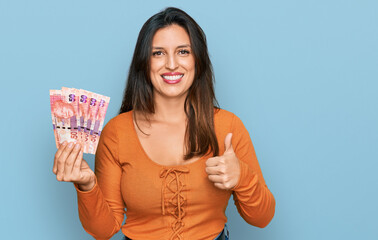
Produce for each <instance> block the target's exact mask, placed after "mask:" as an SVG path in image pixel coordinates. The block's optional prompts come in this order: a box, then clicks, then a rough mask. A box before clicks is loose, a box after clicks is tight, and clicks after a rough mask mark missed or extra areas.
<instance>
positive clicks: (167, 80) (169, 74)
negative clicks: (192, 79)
mask: <svg viewBox="0 0 378 240" xmlns="http://www.w3.org/2000/svg"><path fill="white" fill-rule="evenodd" d="M177 75H182V77H183V76H184V74H183V73H180V72H167V73H163V74H162V75H161V77H162V78H163V81H164V82H166V83H168V84H176V83H179V82H180V81H181V80H182V77H180V78H178V79H174V80H169V79H166V78H164V76H177Z"/></svg>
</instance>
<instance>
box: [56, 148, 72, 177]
mask: <svg viewBox="0 0 378 240" xmlns="http://www.w3.org/2000/svg"><path fill="white" fill-rule="evenodd" d="M72 147H73V143H72V142H70V143H68V144H67V146H66V147H65V148H64V150H63V152H62V153H61V154H60V156H59V158H58V159H57V168H58V169H57V174H56V179H57V180H58V181H62V180H63V176H64V165H65V162H66V161H67V157H68V156H69V154H70V153H71V152H72Z"/></svg>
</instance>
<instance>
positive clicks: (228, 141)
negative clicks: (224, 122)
mask: <svg viewBox="0 0 378 240" xmlns="http://www.w3.org/2000/svg"><path fill="white" fill-rule="evenodd" d="M231 140H232V133H228V134H227V135H226V137H225V138H224V153H230V152H234V148H233V147H232V143H231Z"/></svg>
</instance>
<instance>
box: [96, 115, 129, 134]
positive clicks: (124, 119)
mask: <svg viewBox="0 0 378 240" xmlns="http://www.w3.org/2000/svg"><path fill="white" fill-rule="evenodd" d="M132 124H133V117H132V111H129V112H125V113H121V114H118V115H117V116H115V117H113V118H112V119H110V120H109V121H108V123H107V124H106V125H105V127H104V129H103V131H102V133H101V135H102V134H103V133H104V134H116V135H119V134H122V133H124V132H125V131H124V130H126V132H129V131H127V130H129V129H130V127H132V126H133V125H132Z"/></svg>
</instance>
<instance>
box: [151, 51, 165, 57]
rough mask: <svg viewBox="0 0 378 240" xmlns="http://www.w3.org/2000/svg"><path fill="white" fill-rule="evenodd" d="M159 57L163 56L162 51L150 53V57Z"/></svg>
mask: <svg viewBox="0 0 378 240" xmlns="http://www.w3.org/2000/svg"><path fill="white" fill-rule="evenodd" d="M161 55H163V52H162V51H154V52H152V56H161Z"/></svg>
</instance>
